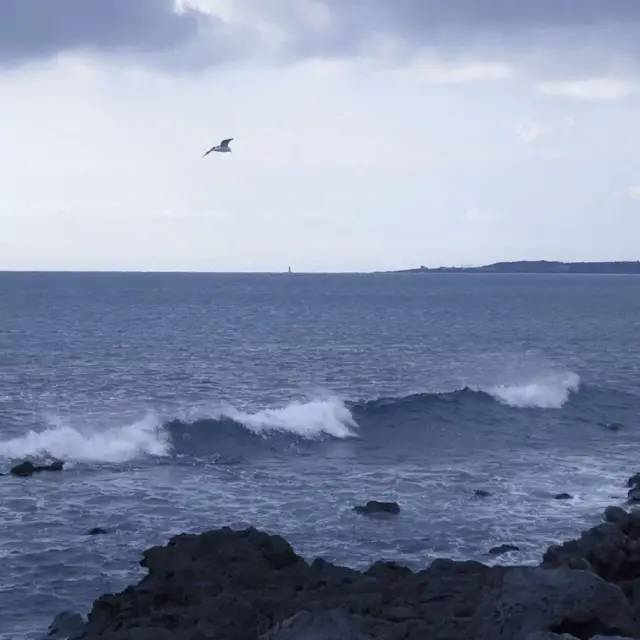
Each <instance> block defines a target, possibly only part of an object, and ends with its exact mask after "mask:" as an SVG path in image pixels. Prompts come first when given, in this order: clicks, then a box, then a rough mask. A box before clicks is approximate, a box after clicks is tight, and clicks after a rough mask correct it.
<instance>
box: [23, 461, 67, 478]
mask: <svg viewBox="0 0 640 640" xmlns="http://www.w3.org/2000/svg"><path fill="white" fill-rule="evenodd" d="M63 468H64V462H63V461H62V460H54V461H53V462H52V463H50V464H45V465H35V464H33V462H31V461H30V460H25V461H24V462H21V463H20V464H17V465H16V466H15V467H12V469H11V471H10V473H11V475H13V476H17V477H18V478H28V477H29V476H32V475H33V474H34V473H38V472H40V471H62V470H63Z"/></svg>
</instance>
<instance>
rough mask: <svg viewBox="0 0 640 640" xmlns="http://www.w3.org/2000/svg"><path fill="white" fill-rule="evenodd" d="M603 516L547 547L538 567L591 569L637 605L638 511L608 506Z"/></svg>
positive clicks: (639, 573)
mask: <svg viewBox="0 0 640 640" xmlns="http://www.w3.org/2000/svg"><path fill="white" fill-rule="evenodd" d="M604 519H605V523H604V524H601V525H598V526H596V527H593V528H592V529H589V530H588V531H585V532H583V533H582V535H581V536H580V538H578V539H577V540H571V541H569V542H565V543H563V544H561V545H554V546H551V547H549V549H547V551H546V553H545V554H544V557H543V562H542V566H543V567H547V568H557V567H567V568H570V569H582V570H587V571H592V572H593V573H595V574H596V575H598V576H600V577H601V578H603V579H604V580H606V581H608V582H612V583H614V584H616V585H617V586H618V587H620V589H621V590H622V591H623V592H624V593H625V595H626V596H627V598H628V599H629V601H630V602H632V603H633V604H634V605H635V606H636V607H640V511H632V512H630V513H627V512H626V511H624V509H621V508H619V507H608V508H607V509H606V510H605V512H604Z"/></svg>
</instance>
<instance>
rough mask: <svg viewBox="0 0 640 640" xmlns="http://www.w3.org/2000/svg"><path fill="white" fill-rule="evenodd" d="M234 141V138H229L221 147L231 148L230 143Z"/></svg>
mask: <svg viewBox="0 0 640 640" xmlns="http://www.w3.org/2000/svg"><path fill="white" fill-rule="evenodd" d="M232 140H233V138H227V139H226V140H223V141H222V142H221V143H220V146H221V147H228V146H229V143H230V142H231V141H232Z"/></svg>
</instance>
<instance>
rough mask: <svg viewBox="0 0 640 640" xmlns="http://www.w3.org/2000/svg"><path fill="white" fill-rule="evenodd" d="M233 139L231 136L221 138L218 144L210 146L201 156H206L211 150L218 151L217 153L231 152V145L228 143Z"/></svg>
mask: <svg viewBox="0 0 640 640" xmlns="http://www.w3.org/2000/svg"><path fill="white" fill-rule="evenodd" d="M232 140H233V138H227V139H226V140H223V141H222V142H221V143H220V144H217V145H216V146H215V147H211V149H209V151H207V152H206V153H205V154H204V156H202V157H203V158H204V157H206V156H208V155H209V154H210V153H211V152H212V151H218V152H219V153H231V147H229V143H230V142H231V141H232Z"/></svg>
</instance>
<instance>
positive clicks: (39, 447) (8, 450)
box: [0, 413, 171, 462]
mask: <svg viewBox="0 0 640 640" xmlns="http://www.w3.org/2000/svg"><path fill="white" fill-rule="evenodd" d="M170 449H171V443H170V441H169V437H168V434H167V433H166V431H165V430H164V429H162V428H161V427H160V426H159V422H158V418H157V417H156V416H155V415H153V414H151V413H150V414H148V415H147V416H145V417H144V418H143V419H142V420H138V421H137V422H134V423H132V424H128V425H124V426H120V427H111V428H108V429H104V430H96V429H87V430H80V429H78V428H75V427H71V426H69V425H67V424H64V423H62V422H61V421H59V420H58V421H57V424H54V425H52V426H50V427H49V428H47V429H44V430H42V431H28V432H27V433H26V434H24V435H23V436H19V437H17V438H13V439H11V440H4V441H0V456H2V457H5V458H24V457H38V456H52V457H54V458H60V459H62V460H74V461H78V462H125V461H127V460H131V459H132V458H137V457H139V456H142V455H153V456H165V455H168V453H169V452H170Z"/></svg>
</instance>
